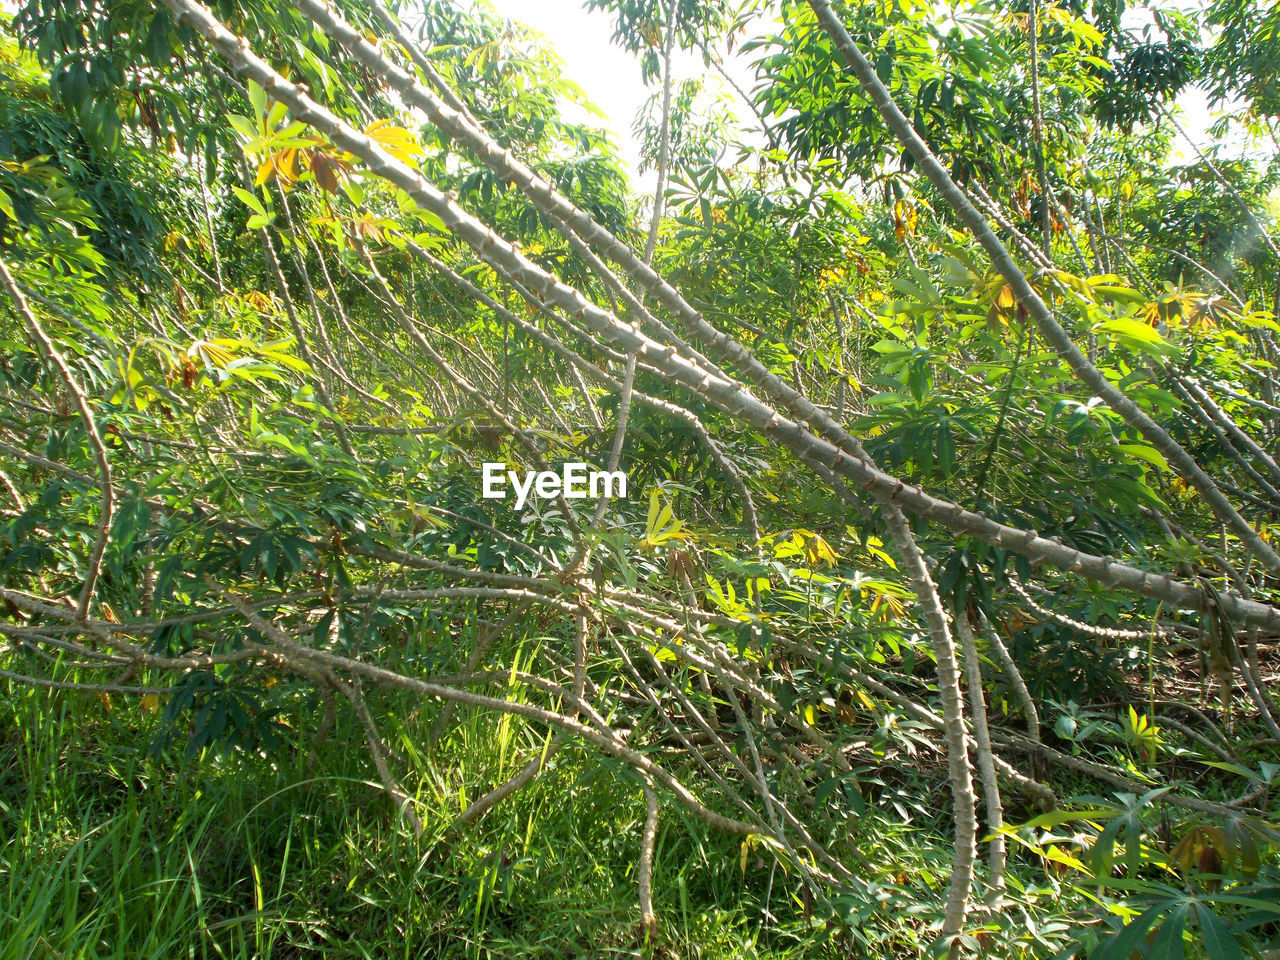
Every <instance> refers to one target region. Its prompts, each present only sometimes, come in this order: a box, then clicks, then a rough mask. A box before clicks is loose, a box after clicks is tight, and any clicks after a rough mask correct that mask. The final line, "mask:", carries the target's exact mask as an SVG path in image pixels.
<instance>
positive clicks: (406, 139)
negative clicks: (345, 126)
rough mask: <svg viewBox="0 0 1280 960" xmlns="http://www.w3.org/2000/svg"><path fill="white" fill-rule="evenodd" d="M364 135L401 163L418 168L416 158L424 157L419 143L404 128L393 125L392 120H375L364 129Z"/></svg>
mask: <svg viewBox="0 0 1280 960" xmlns="http://www.w3.org/2000/svg"><path fill="white" fill-rule="evenodd" d="M363 132H364V135H365V136H366V137H368V138H369V139H371V140H373V141H374V142H375V143H376V144H377V145H378V146H380V147H381V148H382V149H383V150H385V151H387V153H389V154H391V155H392V156H393V157H395V158H396V159H397V160H399V161H400V162H401V163H407V164H409V165H410V166H417V161H416V160H415V159H414V158H415V157H420V156H422V155H423V152H424V151H423V149H422V147H420V146H418V141H417V140H415V139H414V137H413V134H411V133H410V132H409V131H408V130H406V129H405V128H404V127H399V126H396V125H395V124H393V123H392V122H391V121H390V120H374V121H373V122H372V123H370V124H368V125H367V126H366V127H365V128H364V131H363Z"/></svg>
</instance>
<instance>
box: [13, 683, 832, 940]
mask: <svg viewBox="0 0 1280 960" xmlns="http://www.w3.org/2000/svg"><path fill="white" fill-rule="evenodd" d="M3 689H5V694H4V696H3V698H2V699H0V899H2V902H0V960H9V958H14V960H19V958H22V960H26V958H38V957H49V958H71V957H86V958H87V957H94V958H110V957H129V958H134V960H136V958H150V957H155V958H164V960H170V958H177V957H200V958H204V957H209V958H213V957H217V958H233V957H246V958H247V957H256V958H270V957H289V958H292V957H299V956H307V955H323V956H326V957H404V958H415V960H416V958H421V957H458V958H481V957H546V958H553V957H554V958H561V957H575V956H579V957H588V956H591V957H596V956H599V957H605V956H637V955H643V954H645V953H646V952H648V953H651V954H652V953H654V952H657V953H659V954H660V955H670V956H683V957H707V958H717V957H725V958H729V957H735V958H736V957H770V958H783V957H793V956H794V957H799V956H814V955H817V953H815V951H818V952H820V951H821V949H822V948H821V947H820V945H819V943H818V939H820V937H819V932H818V931H817V930H816V928H815V927H814V925H813V924H810V923H808V922H807V921H806V920H805V918H804V911H803V909H802V907H801V905H800V903H799V901H798V900H797V899H796V898H795V896H794V894H793V888H794V884H793V883H792V882H791V881H790V879H789V878H788V877H786V875H785V874H784V873H782V872H781V871H780V870H779V869H778V868H777V867H776V866H772V861H770V865H769V866H765V865H763V864H762V863H761V862H760V861H759V860H757V858H755V857H754V856H753V857H752V858H751V859H750V862H749V863H748V866H747V869H746V871H743V870H742V869H741V856H740V855H741V848H740V846H739V842H738V840H737V839H736V838H729V837H723V836H718V835H714V834H708V833H707V832H706V831H704V830H702V829H701V828H700V827H698V826H697V825H695V824H692V823H690V822H688V821H686V820H684V819H683V818H681V817H680V816H679V814H678V813H676V812H675V811H672V810H668V811H666V814H665V816H664V818H663V827H662V831H661V833H660V836H659V844H658V850H657V857H656V864H655V891H656V893H657V895H658V898H659V899H658V907H659V913H660V915H661V917H662V919H663V933H662V936H661V938H660V941H659V943H658V944H656V945H654V944H650V945H646V944H644V943H643V942H642V941H641V939H640V937H639V932H640V931H639V922H638V913H637V908H636V900H635V876H634V871H635V862H636V854H637V847H638V842H639V833H640V827H641V820H642V818H643V810H644V806H643V802H642V799H641V792H640V789H639V786H638V784H636V783H634V782H633V781H630V780H628V779H627V778H626V777H625V776H623V775H622V774H621V773H620V771H618V770H617V769H615V768H612V767H611V766H609V765H607V764H606V765H601V762H600V760H599V758H593V757H590V756H588V755H587V754H585V753H582V752H578V751H574V750H572V749H566V750H565V751H563V752H562V753H561V754H559V755H558V756H557V757H556V758H555V760H554V761H553V762H552V763H551V764H550V766H549V768H548V769H547V770H546V771H545V773H544V775H543V776H541V777H540V778H539V779H537V780H536V781H535V782H534V783H533V784H531V785H530V786H529V787H528V788H527V789H526V790H524V791H523V792H521V793H519V794H517V795H516V796H514V797H512V798H509V799H508V800H507V801H505V802H504V803H503V804H502V805H500V806H499V807H497V808H495V809H494V810H493V811H491V812H490V813H489V815H488V816H487V817H485V818H484V819H483V820H482V821H481V822H480V823H479V824H476V825H472V826H468V827H465V828H460V827H458V826H456V825H455V818H456V816H457V813H458V812H459V811H460V810H461V809H462V806H463V805H465V803H467V802H468V801H469V800H472V799H475V797H476V796H478V795H479V793H481V792H483V791H484V790H485V789H487V788H488V787H489V786H492V785H493V784H496V783H497V782H500V780H501V779H503V778H504V777H506V776H509V775H510V774H512V773H513V772H515V771H516V770H517V769H519V768H520V766H522V765H523V764H524V763H525V762H527V760H528V758H529V757H530V756H532V755H533V753H534V752H535V751H538V750H541V749H542V747H543V744H544V740H543V734H542V733H541V732H540V731H537V730H534V729H531V728H528V727H525V726H524V725H523V724H521V723H519V722H513V721H512V720H511V718H506V717H504V718H502V720H501V721H499V722H495V721H494V720H493V718H492V716H484V715H481V714H478V713H470V712H468V711H467V710H464V709H460V710H458V711H457V713H456V714H455V715H454V717H453V719H452V721H451V724H450V726H449V729H448V732H447V733H446V735H445V736H444V737H443V738H442V739H441V741H440V742H439V743H437V744H435V745H432V746H428V741H429V732H430V728H431V724H432V721H433V720H434V718H435V716H436V714H435V711H434V709H433V708H428V707H425V706H424V707H422V708H421V709H420V710H418V711H413V710H407V711H403V712H401V711H399V710H394V711H386V713H385V714H384V715H402V716H406V717H407V719H406V720H404V721H403V724H404V725H403V726H402V727H401V728H399V729H397V730H395V731H393V734H394V735H392V736H389V737H388V739H389V740H390V741H391V745H392V746H393V747H394V748H395V749H396V750H398V751H399V752H400V753H401V754H402V755H403V758H404V759H405V760H406V762H407V764H408V765H409V767H410V768H412V770H413V776H412V777H411V778H410V779H409V780H408V784H409V786H410V787H411V788H413V789H416V791H417V801H418V803H419V809H420V812H421V814H422V817H423V820H424V822H425V824H426V830H425V832H424V834H423V835H422V836H420V837H417V836H413V835H412V833H411V832H410V831H408V830H407V829H406V828H405V826H404V825H403V824H402V823H398V822H397V820H396V817H395V814H394V810H393V808H392V806H391V804H390V802H389V801H388V800H387V799H386V797H385V795H384V794H383V793H382V792H381V791H380V789H379V787H378V785H377V784H376V783H373V782H370V780H369V779H368V778H369V776H370V774H371V770H370V769H369V767H368V766H367V763H366V754H365V752H364V749H363V741H362V739H361V738H360V733H359V729H358V726H357V724H356V723H355V721H354V719H353V718H352V717H350V716H348V715H343V714H341V713H340V715H339V724H338V728H337V731H336V733H335V734H334V736H333V737H331V738H330V739H329V741H328V742H326V743H325V744H324V745H322V746H321V747H320V749H319V757H318V762H317V763H315V764H314V765H311V764H309V763H308V762H307V754H308V751H309V749H310V746H311V744H310V733H311V730H310V729H307V730H302V729H299V730H297V732H296V738H295V741H294V742H293V743H292V744H291V745H290V746H287V747H285V748H283V749H281V750H279V751H276V752H274V753H272V754H271V755H269V756H267V757H257V756H244V755H241V754H237V753H231V754H228V755H219V754H217V753H214V752H205V753H203V754H202V755H199V756H194V757H186V756H184V755H183V753H182V749H181V745H179V746H178V747H177V748H176V749H170V750H168V751H165V752H163V753H161V754H160V755H158V756H156V755H152V754H151V753H150V748H151V745H152V743H153V740H154V738H155V735H156V733H157V727H158V724H159V723H160V722H161V721H160V719H159V718H158V716H156V715H155V714H153V713H147V712H144V711H143V710H142V709H141V707H140V705H139V704H138V703H137V701H136V700H133V701H127V700H123V699H121V698H114V699H112V700H110V701H108V700H106V699H104V698H98V697H94V696H92V695H85V694H80V693H66V692H56V691H48V690H36V689H31V688H28V687H22V686H16V685H15V686H10V687H7V688H3ZM307 719H308V718H303V721H304V722H299V727H301V726H304V725H305V721H306V720H307ZM766 901H767V902H766ZM766 912H767V914H768V915H769V917H770V918H771V919H769V921H768V923H767V924H766V923H765V922H764V921H765V917H766ZM766 928H767V929H768V931H769V933H768V935H767V937H766V936H765V935H764V934H762V932H761V931H762V930H764V929H766Z"/></svg>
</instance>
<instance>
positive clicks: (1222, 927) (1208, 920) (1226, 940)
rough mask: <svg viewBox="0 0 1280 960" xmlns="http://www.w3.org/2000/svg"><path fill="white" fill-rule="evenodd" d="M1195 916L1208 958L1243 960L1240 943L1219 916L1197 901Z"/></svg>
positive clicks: (1212, 959) (1214, 959) (1210, 959)
mask: <svg viewBox="0 0 1280 960" xmlns="http://www.w3.org/2000/svg"><path fill="white" fill-rule="evenodd" d="M1196 918H1197V919H1198V920H1199V921H1200V936H1201V938H1202V939H1203V940H1204V952H1205V955H1206V956H1207V957H1208V958H1209V960H1244V953H1243V952H1241V950H1240V945H1239V944H1238V943H1236V938H1235V937H1233V936H1232V935H1231V929H1230V928H1229V927H1228V926H1227V925H1226V923H1225V922H1224V921H1223V920H1222V918H1221V917H1219V916H1218V915H1217V914H1216V913H1214V912H1213V911H1212V910H1211V909H1209V907H1208V906H1206V905H1205V904H1203V903H1199V902H1197V903H1196Z"/></svg>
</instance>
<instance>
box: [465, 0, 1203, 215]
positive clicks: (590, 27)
mask: <svg viewBox="0 0 1280 960" xmlns="http://www.w3.org/2000/svg"><path fill="white" fill-rule="evenodd" d="M488 2H489V3H491V4H492V5H493V7H494V8H495V9H497V11H498V12H499V13H500V14H502V15H503V16H505V17H509V18H511V19H512V20H518V21H520V22H522V23H524V24H526V25H528V26H530V27H532V28H533V29H534V30H536V31H538V32H539V33H541V34H543V35H544V36H546V37H547V39H548V40H550V42H551V45H552V46H553V47H554V49H555V50H556V52H557V53H558V54H559V55H560V57H561V58H562V59H563V60H564V61H565V72H566V74H567V75H568V76H569V77H570V79H572V80H574V81H576V82H577V83H578V84H580V85H581V86H582V87H583V89H585V90H586V91H587V93H588V95H589V96H590V97H591V99H592V101H593V102H594V103H595V104H596V105H597V106H598V107H599V108H600V109H601V110H602V111H603V112H604V113H605V114H606V116H607V117H608V118H609V119H608V121H600V120H599V119H598V118H592V121H591V122H592V123H596V124H601V123H603V125H605V126H607V127H609V128H610V129H612V130H613V132H614V133H615V134H617V136H618V139H619V141H620V142H621V144H622V149H623V155H624V157H625V158H626V160H627V163H628V166H629V168H630V170H631V173H632V179H633V181H634V182H635V184H636V186H637V187H638V188H639V189H641V190H646V189H652V184H653V183H654V180H655V177H654V175H653V173H652V172H650V173H649V174H648V175H644V176H641V175H638V174H637V173H636V168H637V166H638V161H639V155H640V152H639V144H638V143H637V142H636V138H635V137H634V136H633V135H632V132H631V125H632V122H633V121H634V119H635V116H636V111H637V110H638V109H639V108H640V106H641V105H642V104H643V103H644V101H645V100H646V99H647V98H648V97H649V96H650V94H652V93H653V90H652V89H649V88H646V87H645V86H644V84H643V83H641V81H640V66H639V63H638V61H637V60H636V58H634V57H632V56H631V55H630V54H628V53H627V52H626V51H624V50H622V49H620V48H619V47H617V46H614V45H613V43H612V41H611V36H612V32H613V28H612V21H611V17H610V15H609V14H608V12H607V11H599V10H596V11H591V12H588V11H587V10H586V9H584V2H585V0H488ZM1195 2H1196V0H1180V3H1179V5H1181V6H1183V7H1186V6H1190V5H1192V4H1193V3H1195ZM1126 17H1127V18H1128V19H1129V23H1128V24H1126V25H1127V26H1129V27H1130V29H1135V28H1140V27H1141V25H1142V24H1143V23H1145V22H1148V21H1149V20H1150V14H1149V13H1147V12H1146V11H1144V10H1143V9H1142V8H1140V7H1139V8H1137V9H1132V10H1131V11H1129V12H1128V13H1127V14H1126ZM727 66H728V69H729V70H730V71H732V72H733V78H734V82H735V83H737V85H738V86H740V87H742V88H743V89H744V90H747V91H748V92H749V91H750V89H751V86H752V84H753V78H752V76H751V72H750V70H749V69H748V68H747V66H746V64H745V62H744V61H742V60H739V61H737V62H736V63H735V62H734V61H730V62H729V64H728V65H727ZM706 72H707V71H706V68H705V67H704V66H703V63H702V58H701V55H700V54H697V55H695V54H690V53H682V52H680V51H677V56H676V58H675V62H674V66H673V71H672V73H673V76H674V78H675V81H676V82H677V83H678V82H679V81H681V80H684V79H688V78H691V77H701V76H704V75H705V74H706ZM718 80H719V78H714V81H718ZM720 88H721V87H718V89H720ZM722 88H723V89H725V90H728V86H727V85H723V87H722ZM730 92H731V91H730ZM736 99H737V98H736V97H735V100H736ZM1178 104H1179V106H1180V107H1181V108H1182V124H1183V126H1184V127H1185V128H1186V130H1187V131H1188V133H1190V134H1191V136H1192V138H1193V139H1195V140H1196V141H1197V142H1199V143H1200V144H1202V145H1203V144H1206V143H1207V142H1208V140H1209V135H1208V133H1207V132H1206V131H1207V129H1208V127H1209V125H1210V124H1211V123H1213V121H1214V119H1215V118H1214V117H1213V116H1211V115H1210V112H1209V108H1208V100H1207V98H1206V96H1205V95H1204V93H1203V92H1201V91H1199V90H1196V89H1190V90H1187V91H1184V93H1183V94H1182V95H1181V96H1180V97H1179V99H1178ZM738 113H739V116H744V115H747V111H746V107H745V105H743V104H741V103H739V104H738ZM571 118H572V119H574V120H578V119H585V117H584V118H579V117H571ZM1193 156H1194V154H1193V152H1192V151H1191V150H1190V149H1189V147H1188V146H1187V145H1186V144H1185V143H1181V142H1180V143H1179V144H1178V146H1177V147H1176V148H1175V154H1174V156H1173V157H1171V158H1170V160H1171V161H1172V162H1175V163H1178V162H1183V161H1185V160H1187V159H1190V158H1191V157H1193Z"/></svg>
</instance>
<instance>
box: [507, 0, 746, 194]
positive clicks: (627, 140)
mask: <svg viewBox="0 0 1280 960" xmlns="http://www.w3.org/2000/svg"><path fill="white" fill-rule="evenodd" d="M489 3H490V4H492V5H493V7H494V8H495V9H496V10H497V11H498V12H499V13H500V14H502V15H503V16H504V17H509V18H510V19H512V20H518V21H520V22H522V23H524V24H526V25H527V26H530V27H532V28H533V29H534V30H537V31H538V32H539V33H541V34H543V35H544V36H546V37H547V39H548V40H550V41H551V45H552V47H554V48H555V51H556V53H558V54H559V55H560V57H561V58H562V59H563V60H564V62H565V73H566V74H567V75H568V77H569V78H570V79H571V80H574V81H575V82H577V83H578V84H579V85H581V86H582V88H583V89H584V90H586V91H587V95H588V96H589V97H590V98H591V100H592V102H594V103H595V105H596V106H598V107H599V108H600V109H601V110H602V111H603V112H604V113H605V115H606V116H607V117H608V118H609V119H608V121H607V122H606V121H601V120H599V119H598V118H593V119H592V121H591V122H592V123H595V124H601V125H604V126H607V127H609V128H610V129H611V130H613V132H614V133H615V134H617V136H618V139H619V141H620V142H621V144H622V150H623V156H624V157H625V158H626V160H627V164H628V167H629V169H630V170H631V173H632V179H633V181H634V182H635V183H636V185H637V186H638V187H639V188H640V189H646V188H648V189H652V185H653V184H654V182H655V180H656V177H655V176H654V174H653V173H652V172H650V173H649V174H647V175H638V174H637V173H636V168H637V167H638V165H639V159H640V146H639V144H638V143H637V141H636V138H635V137H634V136H633V135H632V132H631V125H632V123H633V121H634V120H635V116H636V111H638V110H639V109H640V106H641V105H642V104H643V103H644V102H645V100H647V99H648V98H649V97H650V96H651V95H652V94H653V93H654V92H655V88H648V87H645V85H644V84H643V83H642V82H641V80H640V61H639V60H638V59H637V58H636V57H633V56H632V55H631V54H629V53H628V52H627V51H625V50H623V49H621V48H620V47H617V46H614V45H613V43H612V39H611V38H612V36H613V21H612V18H611V16H610V14H609V13H608V11H602V10H594V11H591V12H588V11H587V10H586V9H585V8H584V4H585V0H489ZM733 67H734V65H733V64H730V67H729V68H730V69H733ZM737 69H738V71H739V72H736V73H735V75H734V82H735V83H737V84H738V85H739V86H741V87H742V88H743V89H745V90H748V91H749V90H750V87H751V83H752V78H751V76H750V71H748V70H746V69H745V68H744V67H743V66H741V65H738V68H737ZM671 72H672V77H673V79H674V81H675V82H676V83H679V82H680V81H682V80H687V79H690V78H693V77H702V76H705V75H706V73H707V68H706V67H704V66H703V63H702V55H701V53H688V52H685V51H680V50H676V51H675V55H674V56H673V58H672V71H671ZM714 82H717V83H719V82H720V81H719V78H714ZM717 89H720V87H717ZM724 89H726V90H728V86H727V84H726V85H724ZM735 99H736V98H735ZM738 106H739V110H738V112H739V114H742V113H743V112H744V111H745V109H746V108H745V105H742V104H739V105H738ZM572 119H574V120H577V119H579V118H578V117H572Z"/></svg>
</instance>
